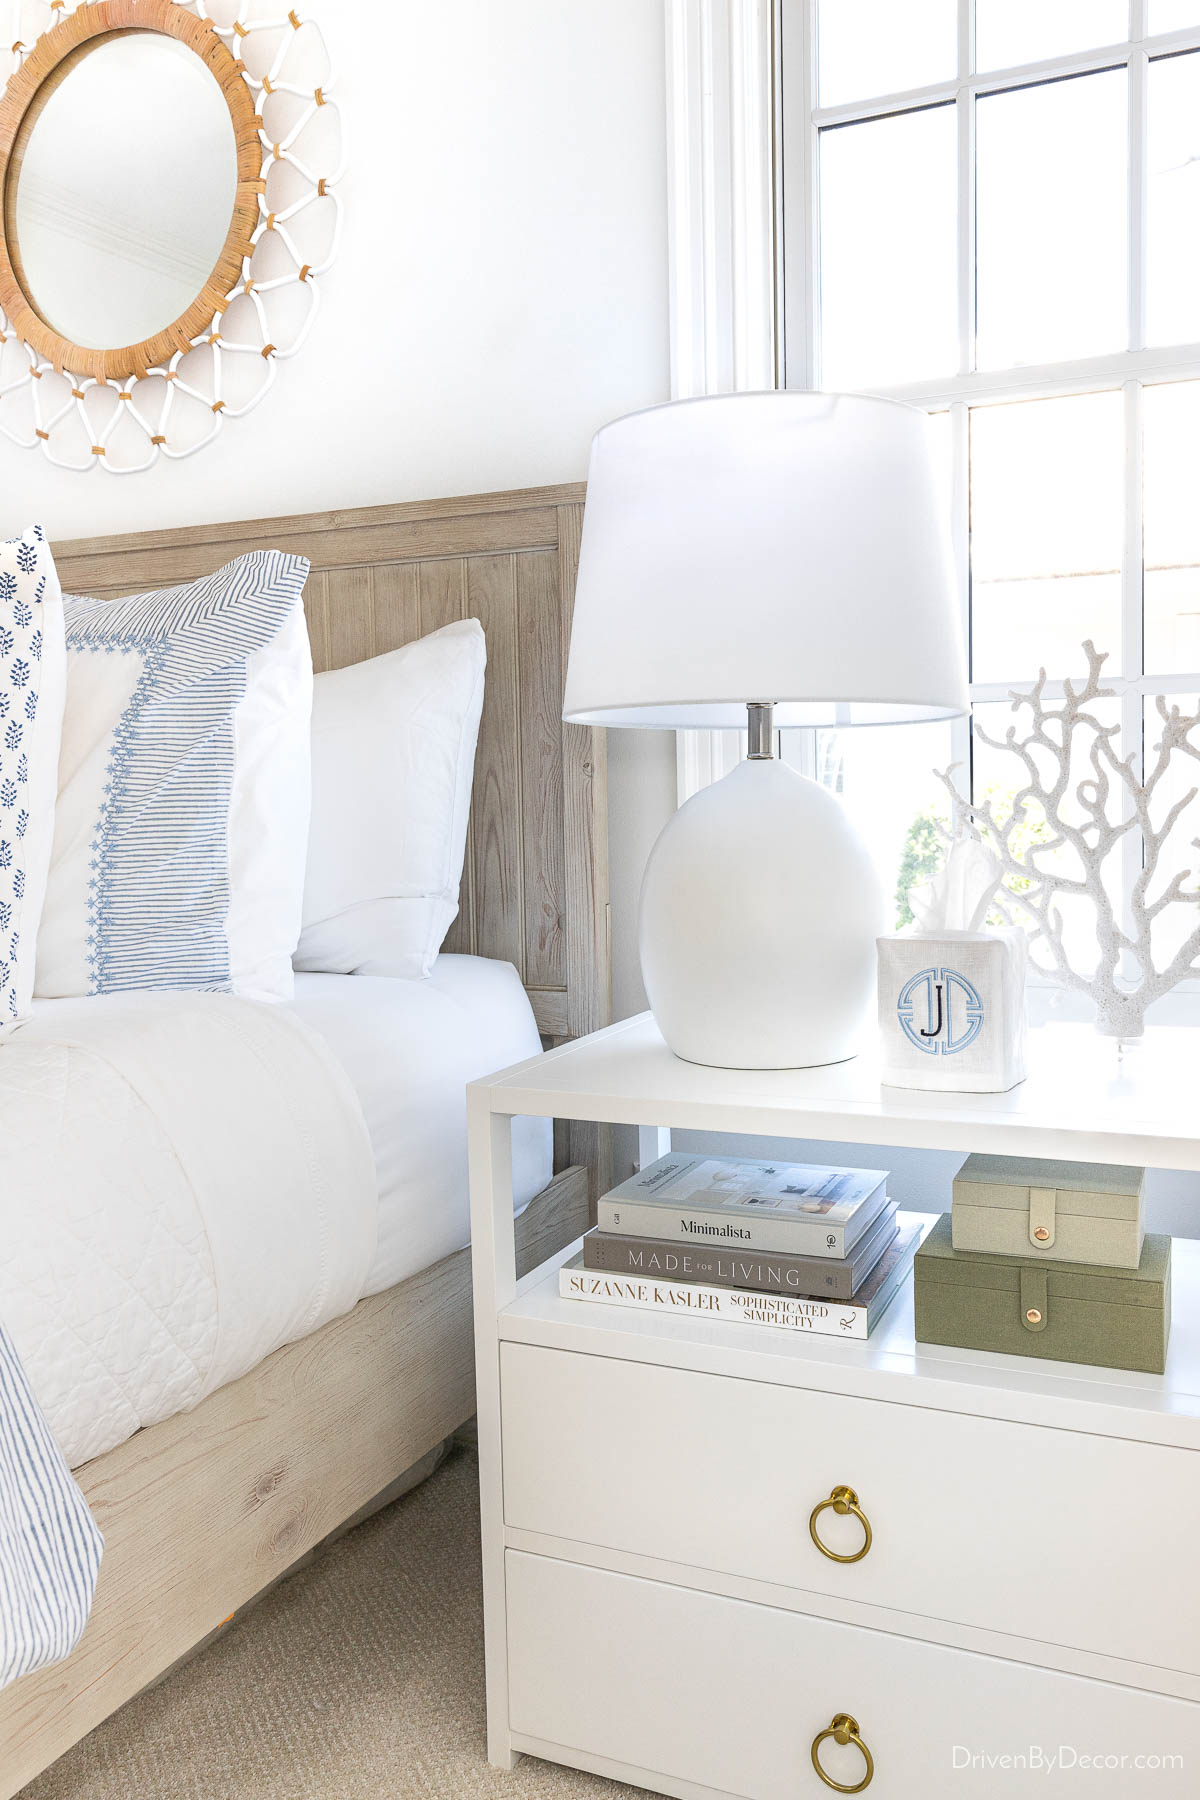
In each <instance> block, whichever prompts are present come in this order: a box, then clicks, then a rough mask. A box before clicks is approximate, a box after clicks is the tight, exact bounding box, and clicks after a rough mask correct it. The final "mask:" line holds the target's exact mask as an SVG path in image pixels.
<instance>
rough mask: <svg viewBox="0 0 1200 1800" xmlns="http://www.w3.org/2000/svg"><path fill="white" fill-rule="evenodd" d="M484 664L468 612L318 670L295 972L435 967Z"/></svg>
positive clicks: (457, 874) (453, 900) (458, 868)
mask: <svg viewBox="0 0 1200 1800" xmlns="http://www.w3.org/2000/svg"><path fill="white" fill-rule="evenodd" d="M486 662H487V650H486V646H485V644H484V637H483V627H482V626H481V625H480V624H479V623H478V621H477V620H475V619H464V620H462V621H461V622H460V623H458V624H455V625H446V626H444V627H443V628H442V630H441V631H435V632H432V633H431V634H430V636H429V637H424V638H418V639H417V641H416V642H415V643H412V644H405V645H403V647H402V648H401V649H399V650H391V651H389V652H388V653H387V654H386V655H384V656H376V657H372V658H371V660H370V661H369V662H363V663H354V664H352V665H351V666H350V667H349V668H347V669H335V670H332V671H331V672H330V673H329V674H326V675H318V676H317V680H316V688H315V692H314V696H313V726H312V764H313V801H312V829H311V833H310V836H309V846H308V874H307V876H306V878H305V883H304V929H303V931H302V932H301V934H300V947H299V949H298V950H297V952H296V958H295V962H296V967H297V968H298V969H308V970H316V971H317V972H324V973H326V974H330V975H353V974H358V975H403V976H410V977H414V978H415V977H419V976H422V975H428V974H429V972H430V970H431V969H432V968H433V964H434V960H435V958H436V956H437V953H438V951H439V950H440V949H441V946H442V940H443V938H444V937H445V935H446V933H447V931H449V929H450V926H451V925H452V924H453V922H454V918H455V915H456V914H457V912H458V886H459V882H460V881H461V879H462V866H463V854H464V852H465V849H466V843H467V815H468V814H469V812H470V810H471V777H472V773H473V771H474V767H475V740H476V737H477V736H478V733H479V715H480V711H481V710H482V707H483V676H484V668H485V665H486Z"/></svg>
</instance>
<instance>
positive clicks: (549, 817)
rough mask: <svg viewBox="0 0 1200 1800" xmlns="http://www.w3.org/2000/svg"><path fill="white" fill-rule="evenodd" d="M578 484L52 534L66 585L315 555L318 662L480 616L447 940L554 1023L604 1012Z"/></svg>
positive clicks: (601, 823) (558, 1034)
mask: <svg viewBox="0 0 1200 1800" xmlns="http://www.w3.org/2000/svg"><path fill="white" fill-rule="evenodd" d="M583 500H584V489H583V487H582V486H579V485H576V486H567V487H550V488H531V489H528V490H525V491H523V492H517V493H509V494H480V495H471V496H467V497H464V498H460V499H452V500H433V501H428V502H414V503H410V504H406V505H401V506H370V507H363V508H360V509H357V510H355V511H349V512H330V513H309V514H300V515H298V516H296V517H292V518H282V519H254V520H246V521H241V522H238V523H235V524H226V525H196V526H187V527H184V528H183V529H178V530H172V531H152V532H135V533H132V534H130V535H128V536H122V537H108V538H89V539H78V540H76V541H74V542H69V543H60V544H57V545H56V546H55V549H54V554H55V560H56V562H57V565H58V570H59V574H60V576H61V578H62V583H63V587H64V588H65V589H66V590H67V592H69V593H86V594H94V595H99V596H103V597H111V596H116V595H118V594H129V593H137V592H139V591H140V590H142V589H145V588H154V587H167V586H171V585H173V584H174V583H176V582H182V581H190V580H192V579H194V578H195V577H197V576H199V575H208V574H211V572H212V571H213V570H214V569H217V568H220V566H221V565H222V563H225V562H228V561H229V560H230V558H231V557H234V556H239V555H241V554H243V553H244V552H245V551H249V550H258V549H264V548H276V549H282V550H288V551H292V552H294V553H296V554H298V555H301V556H307V557H308V559H309V561H310V562H311V564H312V574H311V575H310V577H309V580H308V586H307V588H306V589H305V610H306V612H307V614H308V621H309V631H310V634H311V638H312V647H313V660H314V663H315V664H316V667H317V668H318V669H319V670H320V669H337V668H341V667H342V666H343V665H344V664H346V663H352V662H361V661H362V660H364V659H365V658H367V657H370V656H376V655H379V654H380V653H381V652H383V651H385V650H393V649H396V648H397V647H398V646H399V645H401V644H405V643H408V642H409V641H410V639H412V638H416V637H420V636H422V635H423V634H424V633H425V632H428V631H434V630H436V629H437V627H438V626H439V625H445V624H448V623H449V622H450V621H451V620H452V619H462V618H468V617H470V618H476V619H479V620H480V621H481V623H482V625H483V628H484V631H485V632H486V634H487V650H488V675H487V687H486V698H485V701H484V709H483V720H482V723H481V726H480V733H479V750H478V754H477V757H476V762H475V795H474V803H473V805H472V808H471V827H470V837H469V840H468V845H467V857H466V865H465V868H464V871H463V889H462V905H461V910H460V913H459V917H458V919H457V920H456V922H455V924H454V926H453V928H452V930H451V932H450V935H449V937H448V938H447V940H446V948H447V949H448V950H462V951H470V952H474V953H476V954H478V955H481V956H494V957H500V958H503V959H505V960H507V961H509V962H512V963H514V964H515V965H516V967H517V969H518V970H519V971H520V975H521V979H522V981H523V982H524V984H525V987H526V989H527V991H528V993H529V997H530V1000H531V1001H532V1003H533V1009H534V1014H535V1016H536V1018H537V1021H538V1027H539V1029H540V1030H541V1032H542V1034H543V1036H545V1037H551V1038H564V1037H578V1036H581V1035H582V1034H583V1033H584V1032H587V1031H593V1030H595V1029H596V1028H597V1027H598V1026H601V1025H606V1024H608V1023H609V1020H610V1018H611V977H610V957H609V929H608V818H607V790H606V770H605V753H604V734H603V732H600V731H591V730H588V729H585V728H584V727H581V726H577V725H563V724H562V723H561V714H562V694H563V682H564V679H565V672H566V653H567V645H568V642H569V638H570V623H571V607H572V604H573V600H574V594H575V573H576V568H577V564H578V557H579V534H580V527H581V524H582V520H583Z"/></svg>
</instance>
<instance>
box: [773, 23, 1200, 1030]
mask: <svg viewBox="0 0 1200 1800" xmlns="http://www.w3.org/2000/svg"><path fill="white" fill-rule="evenodd" d="M974 12H975V9H974V5H973V0H958V74H957V76H956V77H955V79H953V80H951V81H945V82H939V83H936V84H933V85H930V86H927V87H921V88H912V89H907V90H905V91H903V92H899V93H892V94H886V95H875V96H872V97H870V98H868V99H864V100H856V101H852V102H848V103H845V104H842V105H837V106H820V105H818V103H817V59H816V13H817V0H779V13H778V17H777V21H776V25H777V56H778V63H779V115H778V117H779V126H780V143H779V170H780V175H781V187H782V201H781V224H782V231H781V236H782V245H783V246H785V247H786V254H785V255H781V257H780V259H779V260H780V262H781V264H782V266H783V275H782V290H783V294H782V306H781V319H782V326H783V330H782V340H783V341H782V346H781V350H782V355H781V361H782V367H783V371H784V384H785V385H786V386H788V387H797V388H812V387H816V386H817V385H818V380H817V377H818V375H819V370H820V344H819V332H820V304H819V280H820V270H819V262H818V258H819V242H820V213H819V184H818V161H817V158H818V137H819V133H820V132H821V130H822V129H823V128H826V127H829V126H832V125H845V124H851V123H854V122H858V121H863V120H867V119H874V118H879V117H884V116H887V115H888V114H896V113H903V112H910V111H913V110H915V109H917V108H921V107H928V106H933V105H947V104H952V105H953V106H954V107H955V111H956V123H957V141H958V190H959V191H958V288H959V292H958V369H957V372H956V373H955V374H954V375H952V376H949V377H942V378H940V379H938V380H936V381H934V382H931V383H906V384H903V385H899V386H890V387H884V386H880V385H878V384H873V385H872V386H871V387H870V390H869V391H870V392H872V393H878V394H886V395H889V396H891V397H892V398H895V399H899V400H907V401H909V402H910V403H911V404H914V405H917V406H922V407H924V408H925V409H926V410H928V411H930V412H947V411H948V413H949V415H950V424H951V454H952V460H953V478H952V489H953V492H952V507H953V521H952V522H953V541H954V558H955V567H956V574H957V580H958V590H959V599H960V605H961V608H962V617H963V626H964V632H965V633H966V632H969V629H970V561H969V557H970V544H969V510H968V508H969V442H968V419H969V408H970V407H971V406H972V405H979V404H986V403H988V402H1000V401H1005V400H1018V399H1048V398H1054V397H1057V396H1061V395H1069V394H1088V393H1098V392H1112V391H1114V390H1118V389H1119V390H1120V391H1121V392H1122V394H1123V396H1124V407H1125V426H1126V430H1125V450H1126V454H1125V496H1126V501H1125V504H1126V528H1125V533H1124V543H1123V550H1122V558H1121V620H1122V626H1121V644H1120V651H1121V667H1122V669H1124V670H1136V671H1139V672H1138V673H1136V674H1125V675H1122V676H1114V677H1112V678H1111V679H1107V685H1109V686H1111V687H1113V688H1114V689H1115V690H1116V692H1117V694H1118V695H1119V704H1120V707H1121V725H1122V741H1123V744H1124V747H1125V752H1126V753H1128V751H1129V750H1130V749H1133V750H1134V751H1135V752H1136V754H1137V755H1138V756H1139V757H1140V755H1141V746H1142V734H1143V706H1144V701H1145V698H1146V696H1147V695H1149V694H1156V693H1165V694H1171V693H1190V692H1196V691H1198V690H1200V671H1198V672H1197V673H1195V674H1191V675H1178V676H1169V677H1164V676H1155V675H1153V674H1149V675H1147V674H1144V673H1141V671H1142V670H1143V668H1144V660H1143V609H1142V444H1141V404H1142V392H1143V388H1144V386H1145V385H1146V384H1148V383H1157V382H1164V381H1185V380H1200V343H1191V344H1184V345H1173V346H1169V347H1166V348H1160V347H1151V346H1147V344H1146V342H1145V313H1146V289H1145V281H1146V143H1145V130H1144V125H1145V114H1146V94H1147V77H1148V69H1149V64H1150V62H1151V60H1152V59H1153V58H1154V57H1158V56H1163V55H1169V54H1172V53H1177V52H1180V51H1188V50H1200V25H1198V26H1196V27H1195V28H1193V29H1190V30H1186V31H1175V32H1169V33H1164V34H1162V35H1160V36H1157V37H1148V36H1147V34H1146V23H1147V16H1148V4H1147V0H1130V5H1129V41H1128V42H1124V43H1120V44H1110V45H1105V46H1101V47H1098V48H1095V49H1090V50H1086V51H1080V52H1078V53H1076V54H1073V55H1069V56H1056V57H1051V58H1047V59H1045V60H1043V61H1040V62H1035V63H1025V64H1021V65H1019V66H1017V67H1013V68H1006V69H995V70H988V71H987V72H986V73H983V72H981V73H976V72H974V70H973V65H974V60H975V45H974ZM1122 66H1124V67H1126V68H1127V70H1128V79H1129V84H1130V87H1129V97H1130V104H1129V203H1128V209H1127V237H1128V242H1127V253H1128V254H1127V260H1128V271H1129V318H1130V347H1129V348H1128V349H1126V350H1122V351H1115V352H1113V353H1112V354H1110V355H1107V356H1102V357H1088V358H1082V359H1079V360H1077V361H1061V362H1053V363H1045V364H1042V365H1039V366H1035V367H1029V366H1024V367H1021V368H1018V369H1010V370H976V369H975V368H973V366H972V364H973V360H974V343H975V279H974V277H975V243H974V160H975V144H974V134H975V104H974V103H975V100H976V99H977V98H978V96H980V95H981V94H989V93H993V92H998V91H1001V90H1004V89H1011V88H1014V87H1025V86H1034V85H1037V84H1039V83H1043V82H1046V81H1047V80H1053V79H1056V78H1062V77H1064V76H1070V75H1082V74H1086V73H1088V72H1092V71H1098V70H1103V69H1113V68H1120V67H1122ZM1101 648H1104V646H1103V645H1102V646H1101ZM1114 648H1115V646H1114ZM1061 673H1062V674H1070V673H1071V671H1067V670H1064V671H1062V672H1061ZM1011 686H1012V683H1011V682H1005V683H983V682H978V683H973V684H972V686H971V697H972V699H973V700H975V701H978V702H986V701H989V700H1004V699H1007V698H1008V695H1009V692H1010V689H1011ZM1061 691H1062V689H1061V683H1060V682H1051V683H1048V685H1047V692H1048V693H1049V694H1055V693H1058V694H1061ZM953 757H954V760H955V761H956V762H958V763H961V764H963V765H964V766H966V767H969V766H970V758H971V733H970V721H969V720H968V719H962V720H959V721H956V722H955V726H954V738H953ZM1123 854H1124V856H1125V866H1124V868H1123V870H1122V876H1123V889H1124V892H1125V893H1126V894H1127V895H1128V893H1129V892H1130V890H1131V889H1132V885H1133V880H1134V878H1135V876H1136V872H1137V869H1138V867H1139V866H1140V859H1141V846H1140V840H1138V839H1137V838H1136V837H1135V836H1133V835H1131V837H1130V838H1129V839H1127V841H1126V845H1125V849H1124V853H1123ZM1184 989H1185V990H1186V991H1187V992H1188V994H1189V995H1193V996H1196V995H1200V980H1193V981H1190V982H1188V983H1185V984H1184ZM1192 1004H1193V1005H1194V1004H1195V1002H1194V1001H1193V1003H1192Z"/></svg>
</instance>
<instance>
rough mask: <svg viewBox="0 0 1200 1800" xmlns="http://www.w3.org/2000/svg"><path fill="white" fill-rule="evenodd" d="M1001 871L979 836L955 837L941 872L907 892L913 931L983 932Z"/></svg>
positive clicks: (935, 932)
mask: <svg viewBox="0 0 1200 1800" xmlns="http://www.w3.org/2000/svg"><path fill="white" fill-rule="evenodd" d="M1003 874H1004V871H1003V870H1002V868H1001V867H1000V864H999V862H998V861H997V859H996V857H994V856H993V855H992V853H991V851H990V850H988V849H987V848H985V846H984V845H983V844H981V843H980V842H979V840H978V838H969V837H960V838H956V839H955V840H954V842H953V843H952V844H951V846H950V850H949V853H948V855H947V857H946V863H945V867H944V868H943V869H942V871H941V873H940V874H938V875H935V876H934V877H933V880H932V881H925V882H922V883H921V885H920V886H919V887H914V888H910V889H909V891H908V904H909V906H910V907H911V909H912V915H913V920H914V925H913V930H914V931H917V932H921V933H923V934H930V935H937V934H940V933H942V932H947V931H982V929H983V922H984V920H985V919H986V918H987V915H988V908H989V907H990V906H991V904H992V900H993V898H994V897H995V894H996V890H997V889H998V888H999V886H1000V883H1001V880H1002V879H1003Z"/></svg>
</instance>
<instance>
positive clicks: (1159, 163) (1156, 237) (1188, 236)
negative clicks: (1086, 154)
mask: <svg viewBox="0 0 1200 1800" xmlns="http://www.w3.org/2000/svg"><path fill="white" fill-rule="evenodd" d="M1149 83H1150V85H1149V90H1148V93H1147V105H1146V119H1147V127H1148V140H1147V158H1148V167H1147V201H1148V212H1147V220H1146V231H1147V252H1148V255H1147V275H1146V341H1147V342H1148V343H1151V344H1186V343H1191V342H1194V341H1195V340H1196V339H1197V338H1200V55H1191V56H1167V57H1160V58H1158V60H1157V61H1155V62H1152V63H1151V64H1150V70H1149Z"/></svg>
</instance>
